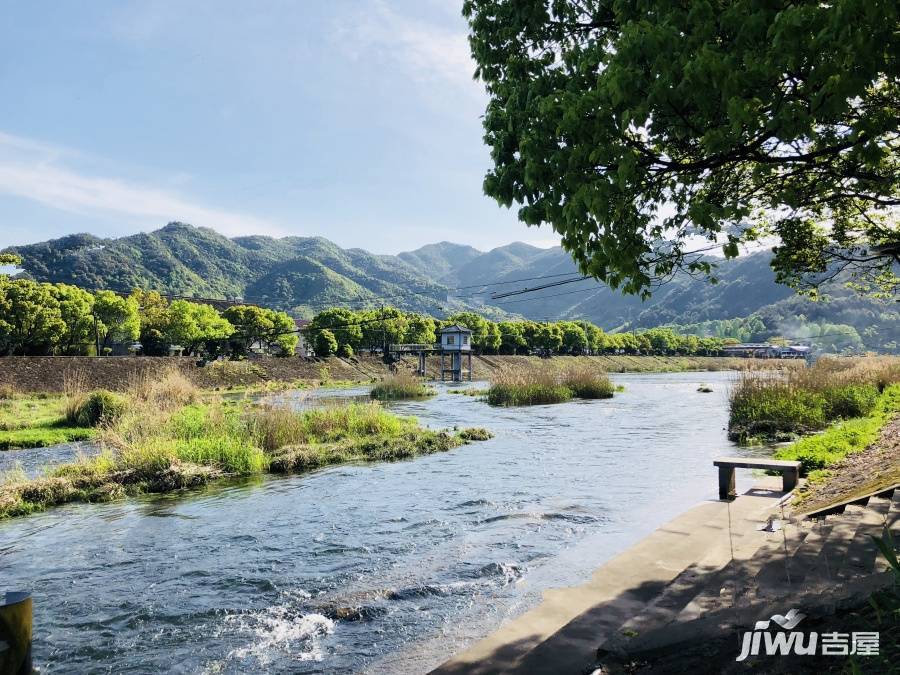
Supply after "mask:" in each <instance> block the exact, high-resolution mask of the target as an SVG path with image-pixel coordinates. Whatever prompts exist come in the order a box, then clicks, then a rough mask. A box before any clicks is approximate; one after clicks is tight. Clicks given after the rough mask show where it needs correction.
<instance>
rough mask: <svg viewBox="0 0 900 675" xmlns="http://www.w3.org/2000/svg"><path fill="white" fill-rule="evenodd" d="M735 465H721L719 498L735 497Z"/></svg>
mask: <svg viewBox="0 0 900 675" xmlns="http://www.w3.org/2000/svg"><path fill="white" fill-rule="evenodd" d="M734 497H735V488H734V467H733V466H720V467H719V499H734Z"/></svg>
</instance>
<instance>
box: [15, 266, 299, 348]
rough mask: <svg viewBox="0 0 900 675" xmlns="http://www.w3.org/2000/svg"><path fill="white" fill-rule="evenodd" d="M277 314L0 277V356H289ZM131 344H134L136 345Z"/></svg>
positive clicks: (289, 341) (290, 338)
mask: <svg viewBox="0 0 900 675" xmlns="http://www.w3.org/2000/svg"><path fill="white" fill-rule="evenodd" d="M295 330H296V326H295V324H294V321H293V319H291V317H290V316H288V315H287V314H286V313H284V312H277V311H274V310H271V309H265V308H261V307H255V306H250V305H237V306H233V307H228V308H227V309H225V310H224V311H221V312H220V311H218V310H217V309H216V308H215V307H213V306H211V305H208V304H203V303H198V302H190V301H187V300H175V301H173V302H169V301H168V300H167V299H166V298H164V297H163V296H161V295H160V294H159V293H157V292H155V291H139V290H136V291H134V292H133V293H132V294H131V295H129V296H127V297H123V296H121V295H119V294H117V293H114V292H112V291H96V292H93V293H92V292H90V291H86V290H84V289H81V288H78V287H76V286H69V285H67V284H49V283H39V282H35V281H31V280H28V279H9V278H8V277H6V276H4V275H0V356H10V355H25V356H44V355H67V356H79V355H90V354H95V353H97V351H98V348H99V352H100V353H101V354H112V353H117V354H121V353H124V354H127V353H129V349H130V350H131V351H133V352H138V351H139V353H142V354H146V355H148V356H162V355H168V354H169V353H170V348H171V347H172V346H176V345H177V346H178V347H180V348H181V349H180V350H179V351H182V353H184V354H186V355H203V356H208V357H216V356H220V355H228V356H242V355H244V354H246V353H247V352H248V351H249V350H250V349H251V348H254V347H259V348H261V349H263V350H265V351H267V352H269V353H276V354H282V355H286V356H288V355H293V354H294V350H295V348H296V345H297V342H298V339H299V338H298V336H297V334H296V333H295V332H293V331H295ZM135 343H139V345H138V344H135Z"/></svg>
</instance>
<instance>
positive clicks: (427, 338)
mask: <svg viewBox="0 0 900 675" xmlns="http://www.w3.org/2000/svg"><path fill="white" fill-rule="evenodd" d="M407 316H408V321H409V323H408V327H407V329H406V335H405V336H404V338H403V341H404V342H407V343H410V344H419V345H424V344H428V345H433V344H434V343H436V342H437V333H436V332H435V323H434V319H432V318H431V317H430V316H424V315H422V314H409V315H407Z"/></svg>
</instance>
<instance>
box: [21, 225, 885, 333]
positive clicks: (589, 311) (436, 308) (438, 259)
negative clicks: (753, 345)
mask: <svg viewBox="0 0 900 675" xmlns="http://www.w3.org/2000/svg"><path fill="white" fill-rule="evenodd" d="M7 250H8V251H12V252H15V253H18V254H19V255H20V256H22V258H23V267H24V269H25V273H26V274H28V275H30V276H31V277H33V278H35V279H38V280H41V281H54V282H65V283H71V284H77V285H79V286H83V287H85V288H93V289H97V288H111V289H113V290H118V291H123V292H128V291H129V290H131V289H132V288H145V289H155V290H159V291H163V292H167V293H172V294H178V295H186V296H192V297H198V298H204V297H206V298H217V299H218V298H243V299H244V300H245V301H246V302H253V303H258V304H263V305H269V306H274V307H277V308H279V309H287V310H290V311H292V312H294V313H295V314H296V315H298V316H309V315H311V314H314V313H315V312H316V311H318V310H320V309H322V308H324V307H330V306H335V305H345V306H348V307H352V308H363V307H377V306H378V305H379V304H381V303H384V304H386V305H394V306H397V307H401V308H403V309H408V310H413V311H420V312H427V313H430V314H433V315H436V316H442V315H446V314H448V313H451V312H453V311H457V310H460V309H474V310H477V311H480V312H482V313H483V314H485V315H486V316H488V317H489V318H493V319H495V320H497V319H502V318H506V317H515V316H523V317H526V318H529V319H534V320H545V319H587V320H589V321H592V322H594V323H596V324H597V325H599V326H601V327H603V328H604V329H606V330H616V329H618V330H627V329H633V328H649V327H653V326H658V325H673V324H677V325H681V326H694V327H700V328H697V330H706V329H707V328H709V326H710V325H712V324H711V323H710V322H717V321H719V322H721V321H722V320H730V319H742V318H745V317H750V316H755V317H759V318H760V319H761V320H762V322H763V324H764V327H765V328H764V330H762V331H757V332H756V333H753V334H754V335H756V336H757V337H765V336H766V335H767V334H776V333H780V334H782V335H787V336H793V335H794V334H796V333H798V332H800V330H801V328H803V329H804V330H805V328H804V327H805V326H807V325H808V324H810V323H817V324H822V325H825V324H845V325H848V326H852V327H854V328H855V329H856V330H857V332H858V333H859V335H860V336H861V337H862V339H863V341H864V343H865V346H867V347H870V348H875V349H882V350H896V349H897V345H900V316H898V311H897V304H896V303H888V304H883V303H879V302H875V301H873V300H869V299H863V298H860V297H858V296H856V295H854V294H852V293H850V292H848V291H846V290H845V289H843V288H842V287H840V286H834V287H832V288H831V289H830V295H831V296H832V297H831V299H830V300H829V301H826V302H812V301H810V300H807V299H804V298H800V297H797V296H795V295H794V293H793V292H792V291H791V290H790V289H788V288H786V287H784V286H780V285H778V284H776V283H775V278H774V275H773V273H772V270H771V268H770V267H769V260H770V258H771V255H770V254H769V253H768V252H766V251H761V252H758V253H754V254H751V255H747V256H744V257H741V258H738V259H736V260H730V261H718V262H719V267H718V270H717V272H716V276H717V278H718V283H716V284H710V283H708V282H706V281H705V280H702V279H694V278H691V277H689V276H687V275H684V276H678V277H676V278H675V279H673V280H672V281H671V282H669V283H667V284H665V285H663V286H661V287H660V288H659V289H657V291H656V292H655V293H654V295H653V297H652V298H651V299H649V300H647V301H642V300H641V299H640V298H637V297H634V296H624V295H622V294H621V293H619V292H618V291H614V290H612V289H610V288H608V287H606V286H605V285H603V284H599V283H597V282H596V281H593V280H584V281H576V282H574V283H563V284H560V285H557V286H555V287H551V288H546V289H542V290H538V291H534V292H531V293H527V294H521V295H515V296H510V297H506V298H499V299H497V298H493V297H492V295H495V294H498V293H503V292H507V291H511V290H515V289H521V288H525V287H534V286H537V285H542V284H547V283H554V282H560V281H568V280H569V279H575V278H577V276H578V272H577V269H576V268H575V265H574V264H573V262H572V259H571V258H570V257H569V255H568V254H566V253H565V252H564V251H563V250H562V249H561V248H559V247H555V248H550V249H541V248H537V247H534V246H530V245H528V244H524V243H521V242H517V243H513V244H509V245H507V246H501V247H499V248H495V249H493V250H491V251H487V252H481V251H478V250H477V249H474V248H472V247H471V246H464V245H460V244H452V243H449V242H441V243H438V244H431V245H428V246H423V247H422V248H420V249H417V250H415V251H409V252H405V253H400V254H399V255H396V256H390V255H374V254H372V253H369V252H367V251H364V250H362V249H356V248H354V249H342V248H340V247H339V246H337V245H335V244H334V243H332V242H330V241H328V240H327V239H323V238H321V237H286V238H283V239H273V238H271V237H264V236H251V237H236V238H233V239H229V238H227V237H224V236H222V235H220V234H218V233H217V232H215V231H213V230H210V229H206V228H196V227H192V226H190V225H186V224H183V223H170V224H169V225H167V226H165V227H163V228H162V229H160V230H157V231H155V232H149V233H142V234H136V235H132V236H127V237H121V238H118V239H100V238H97V237H94V236H92V235H89V234H76V235H72V236H68V237H63V238H61V239H56V240H52V241H47V242H42V243H38V244H32V245H29V246H19V247H13V248H10V249H7ZM535 277H541V278H538V279H535ZM755 325H757V324H755ZM757 327H758V325H757ZM709 329H710V330H712V328H709ZM719 329H721V326H719V327H718V328H716V330H719ZM789 331H793V332H789Z"/></svg>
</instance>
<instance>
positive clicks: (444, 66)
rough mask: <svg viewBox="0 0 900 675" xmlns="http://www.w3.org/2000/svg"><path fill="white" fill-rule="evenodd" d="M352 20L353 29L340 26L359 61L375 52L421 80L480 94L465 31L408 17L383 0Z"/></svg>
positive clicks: (372, 3) (343, 40)
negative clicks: (473, 77) (475, 80)
mask: <svg viewBox="0 0 900 675" xmlns="http://www.w3.org/2000/svg"><path fill="white" fill-rule="evenodd" d="M350 21H351V25H350V26H349V28H347V27H342V28H341V29H339V34H340V36H339V37H340V40H341V43H342V44H344V45H346V46H347V49H348V50H349V51H350V53H351V54H352V55H353V56H354V57H355V58H356V59H357V60H365V59H366V58H367V57H368V56H369V54H370V53H371V52H373V51H375V52H377V53H379V54H381V55H384V56H387V57H388V58H389V59H390V60H391V61H393V62H394V63H395V64H397V66H398V67H399V68H401V69H403V70H405V71H407V72H408V73H409V74H410V75H411V76H412V77H414V78H415V79H417V80H419V81H422V82H437V83H440V84H448V83H449V84H452V85H453V86H455V87H459V88H460V89H462V90H464V91H468V92H470V93H472V94H473V95H477V94H479V93H480V91H481V89H480V87H479V85H477V84H476V83H475V82H474V81H473V80H472V75H473V73H474V72H475V65H474V62H473V61H472V58H471V56H470V54H469V44H468V41H467V36H466V32H465V30H463V29H459V30H452V29H448V28H446V27H444V26H443V25H438V24H433V23H429V22H426V21H422V20H419V19H414V18H411V17H409V16H404V15H402V14H399V13H398V12H396V11H394V10H393V9H391V8H390V7H388V6H387V4H386V3H385V2H383V0H373V1H372V2H371V3H367V7H366V9H365V10H363V11H360V12H359V13H357V14H356V16H355V17H352V18H351V19H350ZM460 21H461V19H460Z"/></svg>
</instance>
